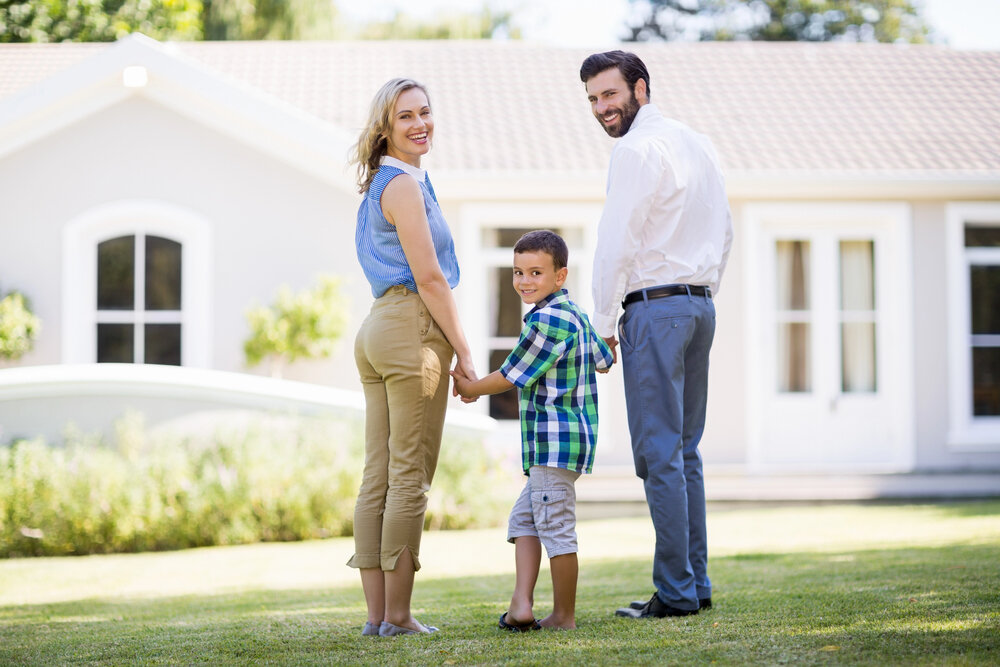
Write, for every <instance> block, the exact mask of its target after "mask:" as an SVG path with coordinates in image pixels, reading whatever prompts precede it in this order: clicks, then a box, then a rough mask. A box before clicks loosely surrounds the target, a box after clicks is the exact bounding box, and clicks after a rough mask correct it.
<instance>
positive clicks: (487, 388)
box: [451, 371, 514, 398]
mask: <svg viewBox="0 0 1000 667" xmlns="http://www.w3.org/2000/svg"><path fill="white" fill-rule="evenodd" d="M451 376H452V377H453V378H455V389H457V390H458V393H459V394H461V395H462V397H463V398H476V397H478V396H486V395H487V394H500V393H503V392H505V391H507V390H508V389H511V388H513V386H514V383H512V382H511V381H510V380H508V379H507V378H505V377H504V376H503V374H502V373H501V372H500V371H493V372H492V373H490V374H489V375H487V376H486V377H484V378H479V379H478V380H470V379H469V378H467V377H465V376H464V375H461V374H460V373H457V372H455V371H452V372H451Z"/></svg>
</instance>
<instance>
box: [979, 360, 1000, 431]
mask: <svg viewBox="0 0 1000 667" xmlns="http://www.w3.org/2000/svg"><path fill="white" fill-rule="evenodd" d="M972 414H973V415H975V416H976V417H1000V347H974V348H972Z"/></svg>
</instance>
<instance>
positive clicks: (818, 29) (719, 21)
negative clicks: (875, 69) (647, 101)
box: [625, 0, 929, 43]
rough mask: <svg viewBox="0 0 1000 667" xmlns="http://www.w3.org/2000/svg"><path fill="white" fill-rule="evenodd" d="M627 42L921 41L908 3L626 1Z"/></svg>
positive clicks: (924, 32)
mask: <svg viewBox="0 0 1000 667" xmlns="http://www.w3.org/2000/svg"><path fill="white" fill-rule="evenodd" d="M630 1H631V2H632V4H633V8H634V14H633V17H632V18H631V19H630V20H629V22H628V25H627V29H628V35H627V36H625V40H626V41H632V42H638V41H655V40H677V41H712V40H718V41H726V40H760V41H800V42H829V41H850V42H899V41H902V42H913V43H920V42H926V41H927V37H928V33H929V28H928V26H927V24H926V23H925V22H924V20H923V18H922V17H921V16H920V13H919V11H918V7H917V6H916V4H915V3H914V2H913V1H912V0H630Z"/></svg>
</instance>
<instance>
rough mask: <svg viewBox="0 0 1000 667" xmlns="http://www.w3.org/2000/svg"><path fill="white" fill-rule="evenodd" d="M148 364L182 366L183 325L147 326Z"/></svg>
mask: <svg viewBox="0 0 1000 667" xmlns="http://www.w3.org/2000/svg"><path fill="white" fill-rule="evenodd" d="M145 340H146V360H145V361H146V363H147V364H166V365H169V366H180V365H181V325H179V324H147V325H146V331H145Z"/></svg>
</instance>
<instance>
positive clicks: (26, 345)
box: [0, 292, 41, 360]
mask: <svg viewBox="0 0 1000 667" xmlns="http://www.w3.org/2000/svg"><path fill="white" fill-rule="evenodd" d="M40 329H41V324H40V322H39V321H38V318H37V317H35V315H34V314H32V312H31V305H30V304H29V303H28V300H27V299H26V298H24V295H23V294H20V293H18V292H10V293H8V294H7V296H5V297H4V298H2V299H0V359H15V360H16V359H20V358H21V356H22V355H23V354H24V353H25V352H30V351H31V348H32V346H33V345H34V344H35V339H36V338H38V332H39V330H40Z"/></svg>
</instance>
